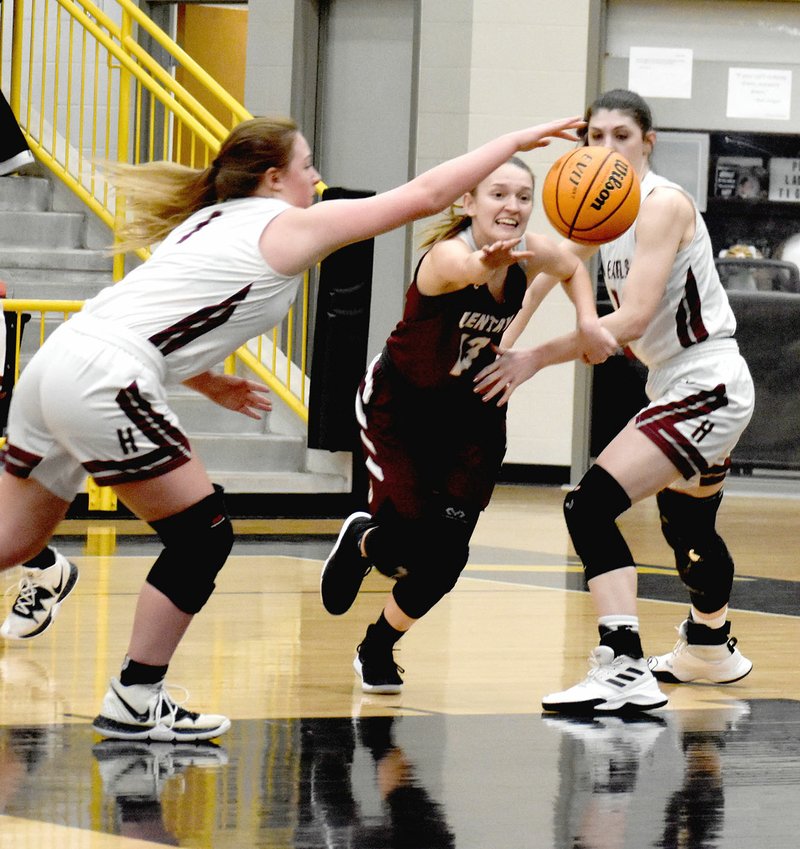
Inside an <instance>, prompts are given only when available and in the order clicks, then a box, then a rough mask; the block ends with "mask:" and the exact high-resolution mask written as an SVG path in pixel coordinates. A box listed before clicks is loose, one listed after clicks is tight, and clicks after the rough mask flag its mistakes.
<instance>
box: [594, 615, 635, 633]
mask: <svg viewBox="0 0 800 849" xmlns="http://www.w3.org/2000/svg"><path fill="white" fill-rule="evenodd" d="M597 624H598V625H602V626H605V627H606V628H611V629H612V630H614V629H616V628H623V627H628V628H630V629H631V631H636V632H637V633H638V631H639V617H638V616H624V615H623V614H621V613H612V614H611V615H609V616H599V617H598V618H597Z"/></svg>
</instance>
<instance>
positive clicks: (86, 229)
mask: <svg viewBox="0 0 800 849" xmlns="http://www.w3.org/2000/svg"><path fill="white" fill-rule="evenodd" d="M65 193H66V194H65ZM110 242H111V236H110V233H108V231H107V230H105V232H104V228H103V226H102V225H101V224H99V222H98V221H97V220H96V219H94V216H93V215H92V214H91V213H89V212H87V211H86V210H84V209H82V208H81V207H80V205H79V204H77V203H76V201H75V200H74V199H73V198H72V197H71V195H69V193H68V192H67V190H66V189H65V188H64V187H63V186H61V185H60V184H59V183H56V182H55V181H51V180H50V179H49V178H48V177H47V176H46V174H44V173H41V174H38V175H37V174H34V175H26V176H19V175H15V176H11V177H0V280H2V281H3V282H5V284H6V286H7V289H8V295H7V297H9V298H22V299H47V300H53V299H57V300H62V299H66V300H86V299H87V298H90V297H92V296H93V295H94V294H96V293H97V292H98V291H99V290H100V289H101V288H103V287H104V286H107V285H109V284H110V283H112V281H113V278H112V260H111V257H110V256H109V255H108V254H107V252H106V250H105V246H107V245H108V244H110ZM35 321H36V320H34V321H33V322H31V325H33V324H34V323H35ZM58 322H60V318H57V317H53V318H52V319H49V320H48V321H47V323H46V327H47V331H46V332H49V329H50V327H54V326H55V325H56V324H57V323H58ZM37 346H38V331H37V328H36V327H33V326H30V327H29V328H28V329H26V331H25V335H24V337H23V350H22V355H21V362H22V365H23V367H24V364H25V362H26V361H27V360H28V359H29V358H30V356H32V353H33V351H34V350H35V348H36V347H37ZM169 398H170V403H171V405H173V409H174V410H175V412H176V413H177V415H178V417H179V419H180V421H181V424H182V425H183V427H184V429H185V430H186V432H187V433H188V434H189V437H190V440H191V442H192V446H193V448H194V451H195V452H196V453H197V455H198V456H199V457H200V458H201V459H202V460H203V462H204V464H205V465H206V467H207V469H208V471H209V474H210V476H211V478H212V480H214V481H215V482H217V483H220V484H222V485H223V486H224V487H225V489H226V490H227V491H228V492H230V493H237V494H259V493H265V494H266V493H269V494H280V493H289V494H291V493H302V494H306V495H308V494H312V495H313V494H328V493H347V492H349V491H350V487H351V483H350V469H351V464H350V455H349V454H331V453H329V452H325V451H316V450H312V449H308V448H307V447H306V428H305V426H304V425H303V423H302V422H301V421H300V420H299V419H298V418H297V417H296V416H295V415H294V414H293V413H292V412H291V411H290V410H289V409H288V408H286V407H285V405H283V404H282V403H281V402H280V400H279V399H277V398H275V397H274V396H273V398H272V400H273V405H274V406H273V410H272V411H271V412H270V413H269V414H268V415H267V416H266V417H265V418H264V419H262V420H255V419H250V418H248V417H247V416H242V415H240V414H239V413H234V412H232V411H230V410H226V409H224V408H222V407H219V406H218V405H216V404H214V403H213V402H211V401H209V400H208V399H207V398H205V397H203V396H201V395H199V394H198V393H196V392H193V391H191V390H189V389H186V388H184V387H177V388H175V389H174V390H171V391H170V394H169Z"/></svg>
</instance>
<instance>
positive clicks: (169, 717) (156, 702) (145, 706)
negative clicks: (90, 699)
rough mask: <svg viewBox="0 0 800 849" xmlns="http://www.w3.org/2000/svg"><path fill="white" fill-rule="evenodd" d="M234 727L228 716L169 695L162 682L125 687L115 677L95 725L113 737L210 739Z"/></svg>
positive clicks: (100, 730)
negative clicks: (196, 708) (195, 707)
mask: <svg viewBox="0 0 800 849" xmlns="http://www.w3.org/2000/svg"><path fill="white" fill-rule="evenodd" d="M230 727H231V721H230V719H228V717H227V716H221V715H220V714H215V713H194V712H193V711H190V710H186V709H185V708H182V707H181V706H180V705H178V704H175V702H174V701H173V700H172V699H171V698H170V696H169V694H168V693H167V691H166V689H165V688H164V685H163V683H162V684H131V685H130V686H129V687H123V685H122V684H120V682H119V681H118V680H117V679H116V678H112V679H111V683H110V684H109V687H108V691H107V692H106V695H105V698H104V699H103V706H102V707H101V709H100V713H99V714H98V715H97V716H96V717H95V720H94V722H93V723H92V728H94V730H95V731H97V732H99V733H100V734H102V735H103V736H104V737H109V738H111V739H114V740H155V741H158V742H167V743H168V742H171V741H173V740H190V741H191V740H211V739H213V738H214V737H218V736H219V735H220V734H224V733H225V732H226V731H227V730H228V729H229V728H230Z"/></svg>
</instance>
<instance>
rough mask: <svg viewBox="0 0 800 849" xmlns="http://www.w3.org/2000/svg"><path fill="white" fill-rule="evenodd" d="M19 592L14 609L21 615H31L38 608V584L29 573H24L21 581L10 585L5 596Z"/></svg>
mask: <svg viewBox="0 0 800 849" xmlns="http://www.w3.org/2000/svg"><path fill="white" fill-rule="evenodd" d="M11 593H16V594H17V600H16V601H15V602H14V606H13V607H12V610H13V612H14V613H16V614H18V615H19V616H30V615H31V613H32V612H33V611H34V610H35V609H36V586H35V585H34V583H33V581H31V579H30V577H29V576H28V575H27V574H23V576H22V578H20V580H19V582H18V583H16V584H13V585H12V586H10V587H9V588H8V589H7V590H6V591H5V593H4V594H3V597H4V598H5V597H7V596H9V595H11Z"/></svg>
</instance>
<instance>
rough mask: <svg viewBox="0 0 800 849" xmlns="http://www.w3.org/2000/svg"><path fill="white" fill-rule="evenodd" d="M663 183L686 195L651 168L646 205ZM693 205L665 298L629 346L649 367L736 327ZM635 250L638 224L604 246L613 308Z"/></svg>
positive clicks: (705, 232)
mask: <svg viewBox="0 0 800 849" xmlns="http://www.w3.org/2000/svg"><path fill="white" fill-rule="evenodd" d="M659 186H668V187H670V188H673V189H676V190H677V191H680V192H683V194H686V193H685V192H684V191H683V189H682V188H681V187H680V186H678V185H677V184H676V183H671V182H670V181H669V180H666V179H665V178H664V177H659V176H658V175H657V174H653V172H652V171H648V173H647V174H646V175H645V177H644V179H643V180H642V187H641V192H642V203H644V200H645V198H646V197H647V196H648V195H649V194H650V192H652V191H653V189H655V188H657V187H659ZM686 197H689V196H688V195H686ZM689 200H690V201H691V198H689ZM692 207H693V208H694V211H695V227H694V237H693V238H692V241H691V243H690V244H689V245H687V246H686V247H685V248H683V250H681V251H679V252H678V254H677V256H676V257H675V262H674V263H673V266H672V270H671V272H670V275H669V278H668V280H667V285H666V289H665V291H664V296H663V297H662V299H661V303H660V304H659V305H658V307H657V309H656V312H655V315H654V316H653V318H652V320H651V321H650V324H649V325H648V327H647V330H645V332H644V334H643V335H642V336H641V337H640V338H639V339H637V340H636V341H635V342H631V343H630V345H629V347H630V349H631V351H633V353H634V354H635V355H636V357H637V358H638V359H639V360H641V362H643V363H644V364H645V365H646V366H647V367H648V368H652V367H654V366H658V365H660V364H662V363H665V362H666V361H667V360H669V359H670V358H672V357H674V356H676V355H677V354H680V353H681V352H682V351H685V350H686V349H687V348H690V347H691V346H693V345H696V344H698V343H699V342H705V341H706V340H711V339H727V338H730V337H732V336H733V334H734V332H735V331H736V319H735V318H734V315H733V311H732V310H731V307H730V304H729V303H728V296H727V295H726V294H725V290H724V289H723V287H722V284H721V283H720V280H719V275H718V274H717V269H716V266H715V265H714V255H713V251H712V248H711V240H710V239H709V236H708V230H707V229H706V225H705V222H704V221H703V218H702V216H701V215H700V212H699V211H698V210H697V207H696V206H695V205H694V202H692ZM635 249H636V222H634V224H633V226H632V227H630V228H629V229H628V230H627V231H626V232H625V233H623V234H622V236H620V237H619V238H618V239H615V240H614V241H613V242H609V243H608V244H605V245H602V246H601V248H600V258H601V261H602V263H603V276H604V278H605V285H606V288H607V289H608V292H609V295H610V296H611V300H612V302H613V304H614V307H615V308H618V307H619V305H620V302H621V298H622V292H623V289H624V286H625V281H626V279H627V276H628V271H629V270H630V267H631V263H632V262H633V254H634V251H635Z"/></svg>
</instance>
